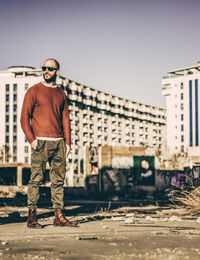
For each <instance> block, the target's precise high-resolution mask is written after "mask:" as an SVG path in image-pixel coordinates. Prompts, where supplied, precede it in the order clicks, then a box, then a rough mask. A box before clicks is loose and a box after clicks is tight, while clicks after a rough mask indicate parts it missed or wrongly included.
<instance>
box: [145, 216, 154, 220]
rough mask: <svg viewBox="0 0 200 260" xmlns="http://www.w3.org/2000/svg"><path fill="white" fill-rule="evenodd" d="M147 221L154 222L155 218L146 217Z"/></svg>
mask: <svg viewBox="0 0 200 260" xmlns="http://www.w3.org/2000/svg"><path fill="white" fill-rule="evenodd" d="M145 219H146V220H148V221H153V218H152V217H151V216H146V218H145Z"/></svg>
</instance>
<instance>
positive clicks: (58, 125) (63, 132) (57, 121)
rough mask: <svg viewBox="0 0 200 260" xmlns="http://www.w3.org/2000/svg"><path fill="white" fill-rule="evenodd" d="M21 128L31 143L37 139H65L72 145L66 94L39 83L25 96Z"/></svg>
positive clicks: (58, 89) (58, 88) (56, 88)
mask: <svg viewBox="0 0 200 260" xmlns="http://www.w3.org/2000/svg"><path fill="white" fill-rule="evenodd" d="M21 127H22V129H23V131H24V134H25V136H26V137H27V139H28V141H29V143H32V142H33V141H34V140H35V139H36V137H52V138H60V137H64V139H65V143H66V144H68V145H70V144H71V137H70V118H69V109H68V104H67V97H66V95H65V92H64V91H63V90H62V89H61V88H60V87H58V86H57V87H55V88H53V87H48V86H45V85H44V84H42V83H38V84H36V85H34V86H33V87H31V88H30V89H29V90H28V91H27V92H26V94H25V97H24V102H23V106H22V111H21Z"/></svg>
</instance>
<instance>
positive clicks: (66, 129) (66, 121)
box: [62, 94, 71, 145]
mask: <svg viewBox="0 0 200 260" xmlns="http://www.w3.org/2000/svg"><path fill="white" fill-rule="evenodd" d="M64 98H65V104H64V109H63V112H62V123H63V133H64V138H65V143H66V144H68V145H71V124H70V116H69V108H68V103H67V97H66V95H65V94H64Z"/></svg>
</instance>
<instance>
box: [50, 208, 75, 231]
mask: <svg viewBox="0 0 200 260" xmlns="http://www.w3.org/2000/svg"><path fill="white" fill-rule="evenodd" d="M53 225H54V227H78V224H77V223H75V222H74V223H72V222H70V221H69V220H67V219H66V218H65V216H64V215H63V213H62V210H61V209H55V218H54V221H53Z"/></svg>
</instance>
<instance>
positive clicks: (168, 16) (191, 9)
mask: <svg viewBox="0 0 200 260" xmlns="http://www.w3.org/2000/svg"><path fill="white" fill-rule="evenodd" d="M0 3H1V5H0V51H1V55H0V70H4V69H7V67H8V66H12V65H29V66H34V67H37V68H38V67H40V66H41V65H42V63H43V61H44V59H46V58H47V57H54V58H56V59H57V60H58V61H59V62H60V63H61V67H62V69H61V74H62V75H63V76H65V77H69V78H70V79H72V80H74V81H77V82H80V83H82V84H84V85H87V86H90V87H92V88H96V89H99V90H101V91H105V92H107V93H111V94H114V95H117V96H120V97H124V98H127V99H130V100H134V101H137V102H142V103H146V104H150V105H155V106H160V107H165V99H164V97H162V95H161V78H162V76H164V75H166V73H167V71H170V70H173V69H178V68H182V67H185V66H190V65H196V64H197V62H198V61H199V60H200V32H199V30H200V15H199V14H200V1H199V0H190V1H188V0H167V1H161V0H6V1H3V0H1V1H0Z"/></svg>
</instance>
